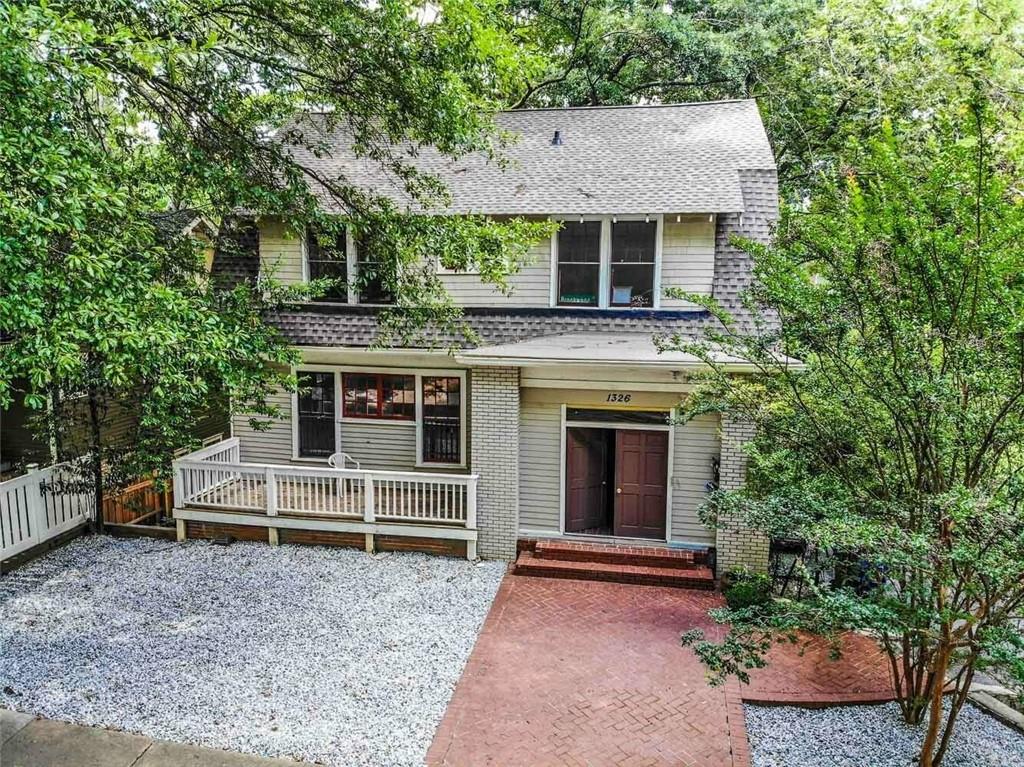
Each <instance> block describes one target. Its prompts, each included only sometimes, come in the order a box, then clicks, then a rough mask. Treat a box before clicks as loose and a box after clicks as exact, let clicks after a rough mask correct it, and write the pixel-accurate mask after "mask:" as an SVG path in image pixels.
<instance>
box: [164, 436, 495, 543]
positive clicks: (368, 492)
mask: <svg viewBox="0 0 1024 767" xmlns="http://www.w3.org/2000/svg"><path fill="white" fill-rule="evenodd" d="M476 494H477V477H476V475H473V474H454V473H453V474H446V473H438V472H399V471H372V470H361V469H332V468H330V467H326V466H315V467H313V466H293V465H277V464H258V463H242V462H241V460H240V459H239V444H238V440H237V439H236V438H232V439H229V440H224V441H223V442H221V443H217V444H216V445H211V446H209V447H206V448H203V449H202V450H198V451H196V452H195V453H192V454H190V455H187V456H184V457H183V458H181V459H179V460H176V461H175V462H174V505H175V508H174V518H175V520H176V521H177V523H178V537H179V538H184V535H185V532H186V530H185V525H186V523H188V522H195V523H199V522H203V523H209V524H230V525H243V526H251V527H262V528H268V529H269V530H270V533H268V539H269V540H271V541H275V540H277V537H278V536H277V532H276V531H277V530H312V531H324V532H341V533H361V534H364V535H366V545H367V548H369V549H372V548H373V538H374V536H375V535H383V536H389V537H392V536H398V537H401V536H409V537H412V538H424V537H426V538H439V539H451V540H460V541H466V556H467V557H469V558H470V559H475V558H476V540H477V529H476Z"/></svg>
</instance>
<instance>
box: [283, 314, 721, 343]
mask: <svg viewBox="0 0 1024 767" xmlns="http://www.w3.org/2000/svg"><path fill="white" fill-rule="evenodd" d="M380 312H381V309H379V308H377V307H369V306H346V305H329V304H307V305H306V306H303V307H296V308H291V309H282V310H280V311H276V312H274V313H272V314H271V315H270V316H269V317H268V318H267V319H268V320H269V321H270V322H271V323H272V324H273V325H274V326H275V327H276V328H278V329H279V330H280V331H281V332H282V333H283V334H284V335H285V337H286V338H287V339H288V341H289V342H290V343H292V344H295V345H297V346H333V347H355V348H359V347H366V346H370V345H372V344H373V343H374V342H375V341H377V340H378V332H379V325H378V322H377V317H378V315H379V314H380ZM461 321H462V322H463V323H464V324H465V326H466V327H467V328H469V329H470V330H471V331H472V332H473V333H475V334H476V339H475V340H471V339H470V338H468V337H467V336H466V335H465V334H464V333H462V332H458V331H457V330H456V331H454V332H452V331H451V330H449V329H446V328H439V327H433V326H428V327H425V328H423V329H422V330H421V332H420V333H418V334H417V337H416V338H414V339H410V343H409V344H408V346H409V347H411V348H430V347H442V348H444V347H449V346H456V347H462V348H473V347H475V346H478V345H483V346H491V345H494V344H508V343H516V342H519V341H525V340H528V339H531V338H539V337H541V336H549V335H554V334H559V333H579V332H590V333H595V332H597V333H601V332H634V333H647V334H650V335H654V334H658V335H665V334H679V335H685V336H695V335H697V334H699V333H700V330H701V328H703V327H705V326H706V325H707V324H708V323H709V322H710V321H711V316H710V315H709V314H708V313H707V312H705V311H671V310H657V311H656V310H636V309H625V310H623V309H605V310H600V309H567V308H559V309H543V308H538V309H515V310H503V309H485V308H479V307H478V308H467V309H466V310H465V312H464V314H463V317H462V320H461ZM397 345H398V346H404V345H405V344H401V343H398V344H397Z"/></svg>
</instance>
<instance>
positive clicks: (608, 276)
mask: <svg viewBox="0 0 1024 767" xmlns="http://www.w3.org/2000/svg"><path fill="white" fill-rule="evenodd" d="M660 238H661V216H641V217H636V216H622V217H618V216H597V217H591V218H589V219H586V218H585V219H583V220H572V219H568V220H565V221H563V222H562V223H561V226H560V227H559V229H558V232H557V233H556V234H555V237H554V239H553V241H552V247H553V248H554V251H555V257H554V258H553V263H552V269H553V273H554V274H553V283H552V289H551V292H552V296H551V299H552V300H551V303H552V305H553V306H587V307H593V308H600V309H608V308H611V309H619V308H656V307H657V306H658V284H657V282H658V272H659V260H660V253H661V248H660Z"/></svg>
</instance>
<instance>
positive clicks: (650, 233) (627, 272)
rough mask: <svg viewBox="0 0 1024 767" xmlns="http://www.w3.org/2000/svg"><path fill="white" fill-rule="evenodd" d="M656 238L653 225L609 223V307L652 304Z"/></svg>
mask: <svg viewBox="0 0 1024 767" xmlns="http://www.w3.org/2000/svg"><path fill="white" fill-rule="evenodd" d="M657 237H658V224H657V222H654V221H613V222H612V252H611V281H610V283H611V284H610V285H609V288H610V290H611V292H610V294H609V297H608V305H609V306H636V307H651V306H653V305H654V268H655V266H656V261H657V254H658V245H657V242H658V240H657Z"/></svg>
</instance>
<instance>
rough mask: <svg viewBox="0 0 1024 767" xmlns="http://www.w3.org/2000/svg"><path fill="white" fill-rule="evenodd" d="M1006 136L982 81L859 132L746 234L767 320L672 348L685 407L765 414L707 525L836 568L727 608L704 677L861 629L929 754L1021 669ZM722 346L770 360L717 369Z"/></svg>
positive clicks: (1021, 486)
mask: <svg viewBox="0 0 1024 767" xmlns="http://www.w3.org/2000/svg"><path fill="white" fill-rule="evenodd" d="M1008 146H1009V145H1008V142H1007V141H1006V137H1005V135H1004V134H1003V133H1001V132H1000V131H998V130H996V120H995V118H994V117H993V115H992V114H991V112H990V111H989V109H988V107H987V104H986V103H985V99H984V98H982V97H981V96H979V97H978V98H977V100H976V101H975V103H972V104H970V105H968V106H966V107H965V108H964V109H963V110H960V111H955V112H953V116H952V117H950V118H948V119H947V118H945V117H941V116H929V117H920V118H918V119H916V121H915V122H913V124H901V125H899V126H896V127H892V126H890V127H889V128H888V130H887V131H886V132H884V134H883V135H880V136H879V137H878V138H877V139H876V140H873V141H870V142H868V143H865V144H862V145H859V146H854V147H852V148H851V150H850V152H849V154H848V158H849V160H850V161H849V167H848V168H846V170H845V172H844V173H843V174H842V176H841V177H840V178H837V179H834V181H833V182H832V183H829V184H826V185H825V187H824V188H823V189H822V190H821V191H820V193H819V194H818V195H816V197H815V199H814V201H813V203H812V204H811V205H810V207H809V209H807V210H803V211H792V210H791V211H788V212H786V214H785V215H784V217H783V220H782V223H781V225H780V230H779V232H778V236H777V238H776V242H775V244H774V245H772V246H769V247H761V246H756V245H753V244H747V245H746V247H748V248H749V249H750V251H751V252H752V254H753V255H754V257H755V271H756V275H755V276H756V287H755V288H754V289H752V291H751V293H750V295H749V296H748V297H747V299H748V301H749V302H750V304H751V306H754V305H756V306H759V307H761V308H763V309H766V311H765V312H764V314H763V316H764V317H772V318H773V322H772V323H771V325H766V329H767V328H769V327H770V328H778V329H773V330H770V331H768V332H764V333H763V334H761V335H759V336H755V337H750V336H745V335H741V334H739V333H738V332H734V330H733V329H732V327H731V325H730V321H729V318H728V317H727V316H725V315H723V314H721V313H720V314H719V317H720V318H721V319H722V321H723V323H724V328H725V329H724V330H722V331H720V332H716V333H712V334H711V337H710V338H709V340H708V341H707V342H706V343H705V342H701V343H698V344H693V343H683V342H682V340H681V339H677V341H676V343H675V345H676V346H677V347H682V348H686V349H687V350H690V351H694V352H696V353H698V354H700V355H702V356H703V357H704V358H705V359H706V360H707V362H708V364H709V365H710V367H711V372H710V373H709V374H708V376H707V377H706V378H705V379H704V380H703V381H702V382H701V383H700V385H699V390H698V391H697V393H696V394H695V396H694V397H693V398H692V399H691V401H690V402H689V404H688V405H687V408H688V414H690V415H692V414H695V413H699V412H707V411H728V412H730V413H731V414H733V416H734V417H738V418H741V419H746V420H747V421H749V422H752V423H753V424H755V425H756V427H757V437H756V438H755V439H754V440H753V442H752V443H751V444H750V445H749V446H748V451H749V456H750V476H749V483H748V485H747V487H745V488H744V489H742V490H738V491H732V492H723V493H718V494H716V495H714V496H713V497H712V498H711V499H710V501H709V502H708V503H707V504H706V505H705V508H704V514H705V517H706V519H707V520H708V521H709V522H710V523H712V524H713V523H714V521H715V519H716V518H717V516H719V515H723V514H727V515H730V516H734V517H739V518H741V519H743V520H744V521H745V522H746V523H747V524H750V525H752V526H753V527H755V528H757V529H760V530H763V531H764V532H765V533H767V534H769V535H774V536H786V537H799V538H801V539H802V540H804V541H806V542H807V543H808V545H809V546H812V547H816V548H817V549H818V550H822V551H827V552H831V557H832V559H831V565H832V569H833V571H834V572H835V574H836V577H835V579H834V580H833V581H832V583H831V584H830V585H828V586H827V587H814V586H813V585H812V586H810V587H809V588H808V590H807V593H808V596H806V597H802V598H799V599H775V600H772V601H770V602H768V603H767V604H754V605H750V606H745V607H742V608H740V609H725V610H720V611H717V612H716V614H715V617H716V618H717V619H718V620H720V621H722V622H728V623H729V624H731V629H730V632H729V634H728V637H727V638H726V639H725V640H724V641H723V642H721V643H712V642H708V641H704V639H703V637H702V636H701V635H700V634H699V633H688V634H686V635H685V636H684V638H683V641H684V644H687V645H691V646H693V648H694V649H695V650H696V652H697V654H698V656H699V657H700V658H701V659H702V660H703V661H704V662H705V664H707V666H708V668H709V670H710V672H711V674H712V677H713V678H717V679H721V678H723V677H724V676H727V675H735V676H737V677H739V678H740V679H741V680H744V681H745V680H746V679H747V671H748V670H750V669H752V668H757V667H761V666H763V665H764V663H765V660H764V655H765V653H766V652H767V651H768V650H769V649H770V647H771V646H772V644H773V643H774V642H775V641H778V640H780V639H788V640H791V641H797V634H796V632H797V631H798V630H801V629H804V630H810V631H814V632H817V633H820V634H824V635H826V636H829V637H832V638H838V637H839V636H840V635H841V634H842V633H843V632H845V631H849V630H861V631H867V632H870V633H871V635H872V636H874V637H876V638H877V640H878V642H879V644H880V646H881V648H882V649H883V650H884V652H885V654H886V655H887V656H888V659H889V663H890V664H891V672H892V677H893V680H894V683H895V686H896V691H897V694H898V696H899V705H900V707H901V710H902V712H903V716H904V717H905V719H906V721H907V722H909V723H913V724H919V723H924V724H925V732H924V741H923V746H922V751H921V754H920V764H921V765H924V766H926V767H927V766H932V765H938V764H939V763H941V761H942V759H943V756H944V754H945V753H946V749H947V746H948V744H949V739H950V736H951V735H952V733H953V729H954V723H955V722H956V718H957V714H958V712H959V711H960V710H961V708H962V707H963V705H964V704H965V702H966V700H967V693H968V690H969V687H970V684H971V680H972V677H973V676H974V674H975V672H976V671H977V670H979V669H983V668H986V667H988V666H991V665H994V664H997V665H1000V666H1003V667H1004V668H1006V669H1008V670H1009V672H1010V673H1011V674H1012V675H1015V676H1016V678H1017V679H1020V680H1022V681H1024V641H1022V639H1021V635H1020V629H1019V625H1020V624H1019V623H1018V621H1019V620H1020V616H1021V614H1022V605H1024V199H1022V192H1021V189H1020V187H1019V184H1018V180H1019V179H1020V177H1021V175H1020V167H1019V166H1018V165H1017V164H1016V163H1015V162H1014V160H1015V158H1014V157H1013V153H1012V151H1011V150H1010V149H1009V148H1008ZM712 308H714V307H712ZM775 319H777V320H781V322H780V323H775V322H774V320H775ZM714 347H718V348H719V349H720V348H722V347H724V348H725V350H726V351H727V352H729V353H731V354H734V355H737V356H739V357H742V358H745V359H748V360H750V361H751V362H752V363H753V364H754V365H755V366H756V367H757V369H758V370H759V371H760V375H757V376H752V377H746V378H736V377H730V376H729V375H726V374H725V372H724V371H722V370H721V369H720V368H718V367H716V366H715V365H714V362H713V360H712V357H711V350H712V348H714ZM782 355H786V357H787V358H796V359H799V360H801V361H802V362H803V363H804V365H803V366H801V365H793V364H792V362H791V361H788V360H786V359H784V358H783V356H782ZM838 646H839V645H838V643H837V644H836V647H837V648H838ZM944 692H949V696H948V706H947V708H946V709H945V713H944V708H943V697H944Z"/></svg>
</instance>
